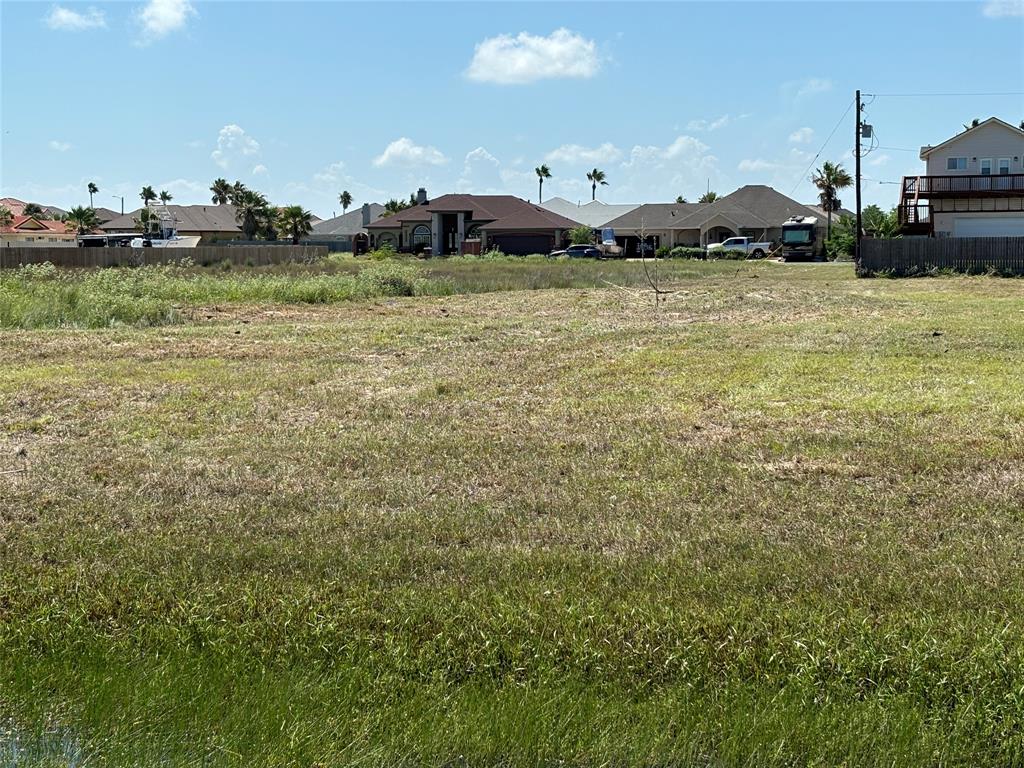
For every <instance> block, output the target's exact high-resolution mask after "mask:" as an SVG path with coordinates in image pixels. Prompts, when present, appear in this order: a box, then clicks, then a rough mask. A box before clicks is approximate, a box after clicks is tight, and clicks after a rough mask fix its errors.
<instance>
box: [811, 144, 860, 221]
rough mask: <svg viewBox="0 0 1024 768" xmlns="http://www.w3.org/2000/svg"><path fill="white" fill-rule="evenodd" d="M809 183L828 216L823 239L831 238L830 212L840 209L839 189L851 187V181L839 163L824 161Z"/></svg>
mask: <svg viewBox="0 0 1024 768" xmlns="http://www.w3.org/2000/svg"><path fill="white" fill-rule="evenodd" d="M811 183H813V184H814V186H816V187H817V188H818V200H819V201H820V202H821V207H822V209H823V210H824V211H825V213H826V214H827V215H828V228H827V229H826V230H825V237H826V238H828V237H831V236H832V212H833V211H838V210H839V209H840V208H842V202H841V201H840V200H839V197H838V195H837V193H838V191H839V190H840V189H846V188H847V187H849V186H852V185H853V179H852V178H850V174H849V173H847V172H846V169H845V168H843V166H842V165H841V164H840V163H832V162H829V161H828V160H826V161H825V162H824V164H822V166H821V168H819V169H818V170H816V171H815V172H814V175H813V176H811Z"/></svg>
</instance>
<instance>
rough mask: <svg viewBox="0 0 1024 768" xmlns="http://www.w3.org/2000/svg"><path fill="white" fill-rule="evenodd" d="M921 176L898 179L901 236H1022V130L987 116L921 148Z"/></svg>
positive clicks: (1023, 137)
mask: <svg viewBox="0 0 1024 768" xmlns="http://www.w3.org/2000/svg"><path fill="white" fill-rule="evenodd" d="M921 159H922V160H924V162H925V172H924V174H923V175H921V176H904V177H903V183H902V186H901V194H900V205H899V209H898V210H899V219H900V224H901V225H902V230H903V232H904V234H907V235H928V236H932V237H1024V130H1021V129H1020V128H1018V127H1016V126H1013V125H1010V124H1009V123H1007V122H1004V121H1003V120H1000V119H999V118H998V117H990V118H989V119H988V120H985V121H984V122H982V123H979V124H978V125H976V126H973V127H971V128H967V129H966V130H964V131H963V132H962V133H958V134H957V135H956V136H954V137H952V138H951V139H947V140H946V141H944V142H942V143H941V144H937V145H935V146H925V147H922V148H921Z"/></svg>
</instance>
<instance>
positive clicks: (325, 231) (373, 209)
mask: <svg viewBox="0 0 1024 768" xmlns="http://www.w3.org/2000/svg"><path fill="white" fill-rule="evenodd" d="M369 205H370V221H371V222H372V221H374V220H375V219H378V218H380V217H381V216H383V215H384V206H383V205H381V204H380V203H370V204H369ZM362 231H363V209H362V207H359V208H356V209H355V210H354V211H349V212H348V213H343V214H342V215H341V216H335V217H334V218H333V219H326V220H324V221H321V222H319V223H317V224H314V225H313V234H314V235H357V234H359V233H360V232H362Z"/></svg>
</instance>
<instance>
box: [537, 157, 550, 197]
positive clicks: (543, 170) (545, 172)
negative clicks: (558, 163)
mask: <svg viewBox="0 0 1024 768" xmlns="http://www.w3.org/2000/svg"><path fill="white" fill-rule="evenodd" d="M533 172H534V173H536V174H537V202H538V203H542V202H544V179H550V178H551V169H550V168H548V167H547V166H546V165H542V166H540V167H539V168H534V169H533Z"/></svg>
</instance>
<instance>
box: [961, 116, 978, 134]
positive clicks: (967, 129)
mask: <svg viewBox="0 0 1024 768" xmlns="http://www.w3.org/2000/svg"><path fill="white" fill-rule="evenodd" d="M979 125H981V120H980V119H978V118H977V117H976V118H974V119H973V120H971V124H970V125H968V124H967V123H964V130H965V131H969V130H971V128H977V127H978V126H979Z"/></svg>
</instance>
